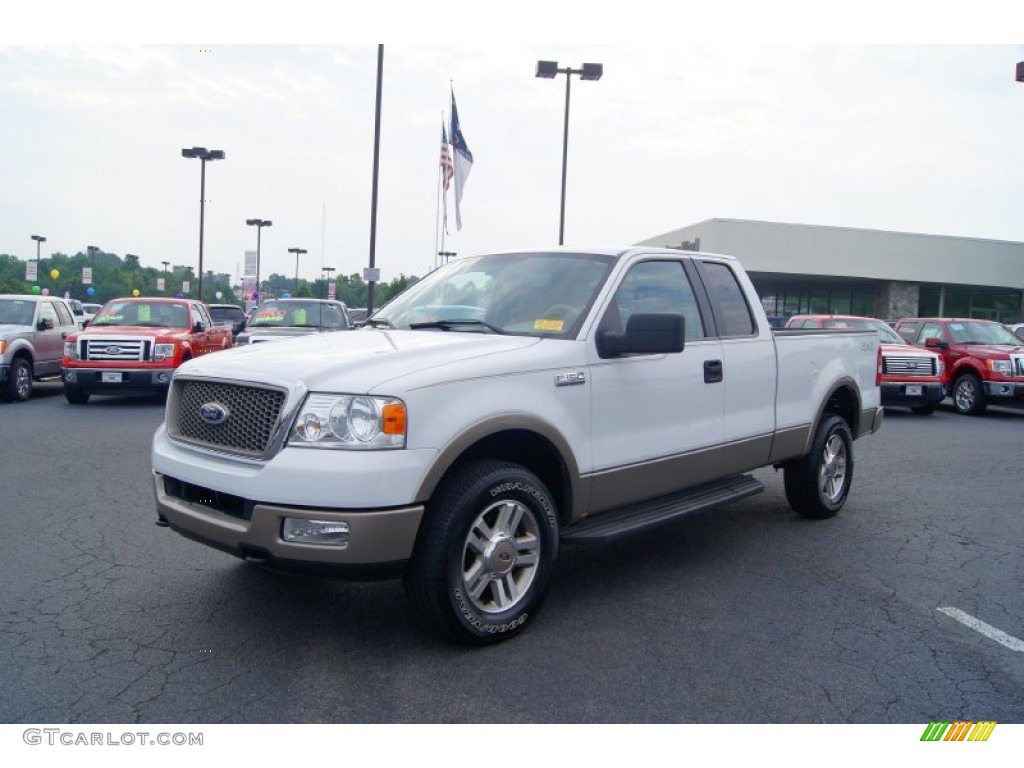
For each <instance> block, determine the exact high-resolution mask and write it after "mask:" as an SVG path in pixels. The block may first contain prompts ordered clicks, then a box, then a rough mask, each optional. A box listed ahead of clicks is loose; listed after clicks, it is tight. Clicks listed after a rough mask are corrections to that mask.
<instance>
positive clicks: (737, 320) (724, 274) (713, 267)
mask: <svg viewBox="0 0 1024 768" xmlns="http://www.w3.org/2000/svg"><path fill="white" fill-rule="evenodd" d="M703 267H704V270H703V272H704V280H705V282H706V283H707V288H708V293H710V294H711V299H712V301H713V302H714V303H715V317H716V319H717V320H718V326H719V327H718V333H719V335H720V336H752V335H753V334H754V333H755V326H754V317H753V315H751V314H750V307H749V306H747V300H746V297H745V296H744V295H743V289H742V288H740V284H739V282H738V281H737V280H736V275H734V274H733V271H732V270H731V269H729V267H728V265H726V264H720V263H716V262H712V261H705V262H703Z"/></svg>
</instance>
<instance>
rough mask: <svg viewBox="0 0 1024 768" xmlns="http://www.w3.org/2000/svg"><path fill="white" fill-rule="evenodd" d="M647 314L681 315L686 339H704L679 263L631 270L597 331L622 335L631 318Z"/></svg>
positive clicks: (652, 263) (643, 264)
mask: <svg viewBox="0 0 1024 768" xmlns="http://www.w3.org/2000/svg"><path fill="white" fill-rule="evenodd" d="M649 313H655V314H661V313H672V314H678V315H682V316H683V318H684V319H685V321H686V340H687V341H692V340H694V339H702V338H704V336H705V333H704V323H703V322H702V321H701V317H700V310H699V309H698V307H697V299H696V297H695V296H694V294H693V288H692V286H691V285H690V281H689V279H688V278H687V277H686V273H685V272H684V271H683V265H682V262H679V261H644V262H641V263H639V264H637V265H635V266H634V267H633V268H632V269H630V270H629V273H628V274H627V275H626V276H625V277H624V278H623V280H622V283H621V284H620V285H619V289H618V290H617V291H616V292H615V296H614V298H613V299H612V301H611V303H610V304H609V305H608V308H607V309H606V310H605V313H604V316H603V317H602V318H601V323H600V325H599V326H598V330H599V331H608V332H611V333H623V332H624V331H625V329H626V326H627V324H628V323H629V318H630V317H631V316H633V315H637V314H649Z"/></svg>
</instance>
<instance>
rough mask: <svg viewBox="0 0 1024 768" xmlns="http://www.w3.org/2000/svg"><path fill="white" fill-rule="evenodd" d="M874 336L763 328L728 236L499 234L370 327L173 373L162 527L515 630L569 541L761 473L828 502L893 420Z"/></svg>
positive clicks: (620, 531) (675, 509)
mask: <svg viewBox="0 0 1024 768" xmlns="http://www.w3.org/2000/svg"><path fill="white" fill-rule="evenodd" d="M879 368H880V355H879V340H878V336H877V334H876V333H875V332H874V331H841V332H836V333H834V334H829V335H827V336H826V335H823V334H822V333H821V332H820V331H819V332H805V331H800V330H797V331H777V332H773V331H772V330H771V328H770V327H769V325H768V322H767V319H766V318H765V316H764V313H763V311H762V310H761V305H760V302H759V301H758V298H757V295H756V293H755V291H754V289H753V286H752V285H751V284H750V281H749V279H748V277H747V275H746V273H745V272H744V271H743V269H742V268H741V267H740V265H739V263H738V262H737V261H736V260H735V259H733V258H730V257H727V256H716V255H711V254H703V253H683V252H680V251H673V250H661V249H649V248H626V249H620V250H594V251H591V250H586V251H580V250H573V249H568V248H558V249H552V250H547V251H537V252H514V253H496V254H489V255H483V256H475V257H469V258H462V259H459V260H458V261H453V262H451V263H450V264H448V265H446V266H445V267H443V268H441V269H439V270H436V271H434V272H432V273H430V274H429V275H427V277H425V278H424V279H423V280H421V281H420V282H418V283H416V284H415V285H414V286H412V287H411V288H409V289H408V290H407V291H405V292H404V293H402V294H401V295H400V296H398V297H397V298H395V299H394V300H392V301H391V302H390V303H389V304H387V305H386V306H384V307H383V308H381V309H380V310H379V311H378V312H376V313H375V314H374V315H373V316H372V317H371V318H369V320H368V321H367V324H366V326H365V327H364V328H361V329H359V330H357V331H352V332H349V333H332V334H322V335H318V336H316V337H311V338H304V339H296V340H294V341H291V342H289V343H287V344H257V345H251V346H247V347H238V348H235V349H232V350H228V351H227V352H224V353H221V354H218V355H211V356H208V357H205V358H200V359H196V360H192V361H191V362H188V363H186V364H184V365H182V366H181V368H179V369H178V371H177V372H176V373H175V376H174V380H173V382H172V384H171V389H170V392H169V394H168V400H167V409H166V416H165V421H164V423H163V425H161V427H160V428H159V429H158V430H157V432H156V434H155V435H154V438H153V445H152V466H153V478H154V487H155V493H156V507H157V515H158V519H157V522H158V524H159V525H164V526H169V527H171V528H172V529H174V530H176V531H178V532H179V533H181V534H183V535H185V536H186V537H189V538H191V539H195V540H198V541H200V542H203V543H205V544H207V545H210V546H213V547H216V548H219V549H222V550H225V551H227V552H229V553H231V554H234V555H236V556H239V557H242V558H246V559H247V560H250V561H253V562H256V563H259V564H262V565H265V566H268V567H271V568H277V569H281V570H295V569H299V570H307V571H308V570H314V571H316V570H319V571H323V572H333V573H345V572H351V573H352V574H353V575H354V574H365V573H366V572H372V573H378V574H379V573H391V574H400V575H401V576H402V577H403V579H404V582H405V587H406V593H407V595H408V597H409V598H410V600H411V602H412V604H413V605H414V606H415V607H416V609H417V610H418V612H419V614H420V615H421V616H422V617H423V618H424V620H425V621H426V623H427V624H428V625H430V626H431V627H433V628H434V629H437V630H439V631H441V632H442V633H444V634H447V635H448V636H450V637H453V638H455V639H456V640H460V641H464V642H468V643H478V644H482V643H487V642H493V641H496V640H500V639H503V638H506V637H509V636H511V635H513V634H515V633H516V632H518V631H519V630H521V629H522V628H523V627H524V626H525V625H526V624H527V623H528V622H530V621H532V620H533V618H534V616H535V615H536V613H537V610H538V608H539V607H540V604H541V601H542V598H543V596H544V592H545V587H546V586H547V582H548V577H549V576H550V575H551V572H552V569H553V568H554V567H555V563H556V560H557V557H558V551H559V547H560V546H562V545H565V544H571V543H583V542H605V541H609V540H612V539H614V538H616V537H619V536H624V535H627V534H633V533H636V532H638V531H644V530H648V529H651V528H653V527H655V526H658V525H663V524H667V523H669V522H670V521H673V520H675V519H676V518H678V517H680V516H682V515H685V514H687V513H690V512H695V511H699V510H706V509H710V508H712V507H718V506H721V505H723V504H727V503H730V502H733V501H736V500H738V499H742V498H745V497H747V496H749V495H752V494H755V493H757V492H759V491H761V490H763V486H762V483H761V482H760V481H759V480H758V479H757V478H754V477H752V476H751V475H748V474H746V473H747V472H749V471H751V470H754V469H757V468H759V467H766V466H772V465H775V466H777V467H780V468H782V469H783V472H784V485H785V489H786V495H787V497H788V499H789V502H790V504H791V505H792V506H793V508H794V509H795V510H796V511H797V512H798V513H799V514H801V515H804V516H808V517H819V518H822V517H830V516H832V515H834V514H835V513H836V512H837V511H838V510H839V509H840V508H841V507H842V506H843V504H844V502H845V501H846V498H847V494H848V493H849V491H850V487H851V483H852V479H853V467H854V460H853V459H854V454H853V443H854V440H856V439H857V438H859V437H861V436H864V435H867V434H869V433H871V432H874V431H875V430H876V429H878V428H879V426H880V424H881V421H882V409H881V407H880V403H879V386H878V376H879Z"/></svg>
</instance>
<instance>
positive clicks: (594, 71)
mask: <svg viewBox="0 0 1024 768" xmlns="http://www.w3.org/2000/svg"><path fill="white" fill-rule="evenodd" d="M558 74H564V75H565V132H564V133H563V135H562V207H561V215H560V217H559V220H558V244H559V245H562V244H563V243H564V242H565V169H566V158H567V157H568V154H569V85H570V83H572V76H573V75H579V76H580V80H600V79H601V76H602V75H603V74H604V65H603V64H584V65H583V67H582V69H573V68H572V67H562V68H559V66H558V62H557V61H538V62H537V73H536V76H537V77H543V78H545V79H548V80H552V79H554V77H555V75H558Z"/></svg>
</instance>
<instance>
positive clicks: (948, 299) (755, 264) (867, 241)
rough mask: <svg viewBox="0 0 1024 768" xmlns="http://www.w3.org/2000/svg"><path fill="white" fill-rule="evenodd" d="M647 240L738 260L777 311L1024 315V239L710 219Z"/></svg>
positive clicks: (773, 313)
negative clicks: (1020, 241) (1021, 241)
mask: <svg viewBox="0 0 1024 768" xmlns="http://www.w3.org/2000/svg"><path fill="white" fill-rule="evenodd" d="M640 244H641V245H650V246H659V247H667V248H677V249H681V250H688V251H705V252H707V253H721V254H727V255H729V256H735V257H737V258H738V259H739V260H740V261H741V262H742V263H743V266H744V267H745V268H746V270H747V272H748V273H749V274H750V278H751V280H752V281H753V283H754V286H755V288H757V292H758V295H759V296H760V297H761V302H762V304H763V305H764V309H765V312H766V313H767V314H768V316H769V317H772V318H786V317H789V316H791V315H796V314H805V313H816V314H817V313H828V314H852V315H864V316H868V317H879V318H882V319H883V320H898V319H899V318H901V317H975V318H983V319H986V320H998V321H999V322H1003V323H1012V322H1020V321H1021V320H1022V319H1024V308H1022V304H1024V296H1022V295H1024V243H1018V242H1010V241H1005V240H983V239H978V238H971V237H946V236H942V235H921V234H911V233H907V232H883V231H879V230H871V229H850V228H846V227H824V226H812V225H806V224H784V223H777V222H767V221H748V220H744V219H708V220H707V221H702V222H700V223H698V224H692V225H690V226H687V227H683V228H682V229H676V230H673V231H672V232H668V233H666V234H664V235H658V236H656V237H652V238H650V239H648V240H644V241H643V242H642V243H640Z"/></svg>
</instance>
